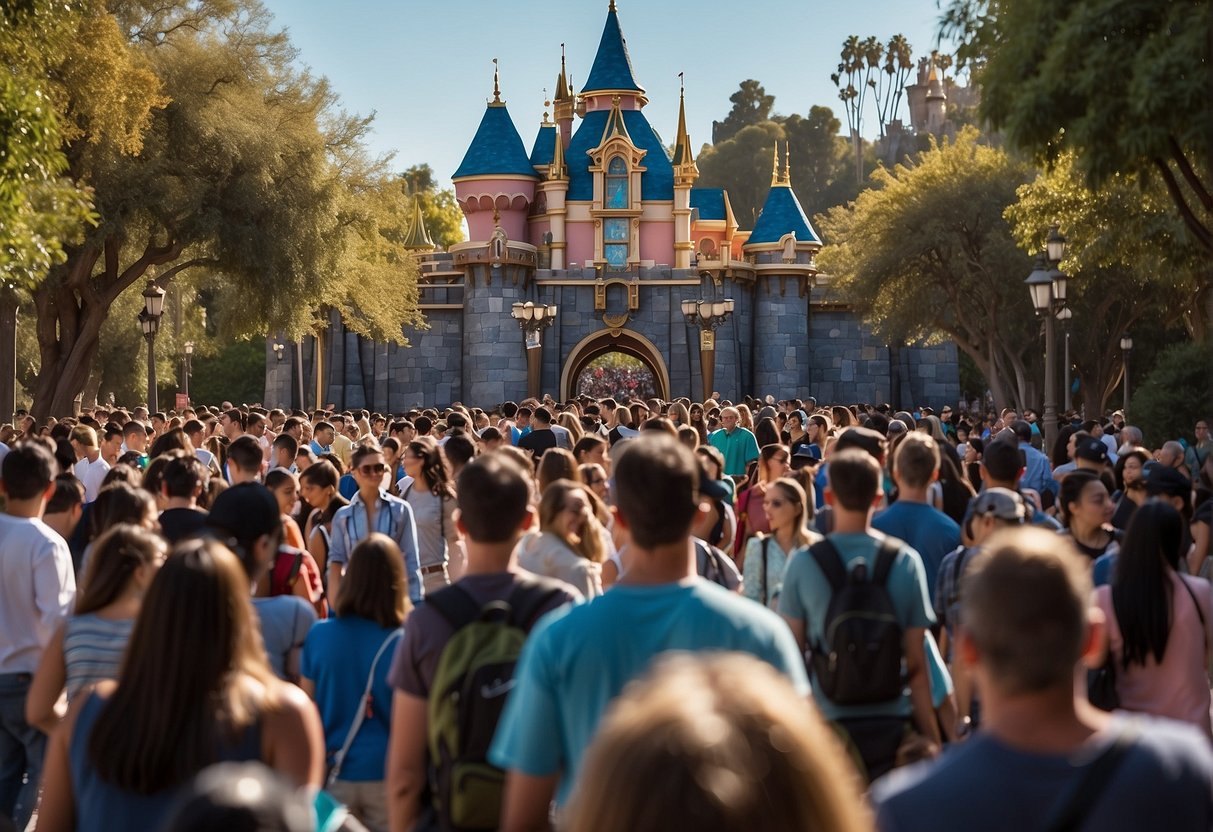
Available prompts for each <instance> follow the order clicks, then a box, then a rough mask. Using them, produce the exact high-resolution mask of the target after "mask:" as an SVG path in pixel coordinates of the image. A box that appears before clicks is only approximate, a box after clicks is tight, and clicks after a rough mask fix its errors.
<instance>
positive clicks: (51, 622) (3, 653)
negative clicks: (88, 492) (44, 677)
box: [0, 514, 76, 673]
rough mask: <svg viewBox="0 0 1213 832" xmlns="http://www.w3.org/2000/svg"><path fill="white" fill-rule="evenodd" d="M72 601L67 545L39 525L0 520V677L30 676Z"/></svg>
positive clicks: (3, 517)
mask: <svg viewBox="0 0 1213 832" xmlns="http://www.w3.org/2000/svg"><path fill="white" fill-rule="evenodd" d="M75 599H76V575H75V573H74V572H73V571H72V555H71V552H70V551H68V548H67V541H65V540H64V539H63V538H62V537H60V536H59V535H58V534H56V533H55V531H54V530H53V529H51V527H50V526H48V525H46V524H45V523H43V522H42V521H41V520H34V519H28V518H25V517H12V516H10V515H7V514H0V673H33V672H34V671H35V670H37V669H38V661H39V659H41V658H42V651H43V649H44V648H45V647H46V645H47V642H49V641H50V640H51V636H52V635H54V633H55V629H56V628H57V627H58V626H59V623H60V622H61V621H62V620H63V619H64V618H65V617H66V616H67V615H68V613H70V612H71V609H72V603H73V602H74V601H75Z"/></svg>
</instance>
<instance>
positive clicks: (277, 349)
mask: <svg viewBox="0 0 1213 832" xmlns="http://www.w3.org/2000/svg"><path fill="white" fill-rule="evenodd" d="M285 351H286V345H285V344H283V343H282V342H281V341H275V342H274V358H275V359H277V360H278V361H281V360H282V359H283V358H284V357H285V356H283V353H284V352H285Z"/></svg>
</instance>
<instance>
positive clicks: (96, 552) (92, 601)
mask: <svg viewBox="0 0 1213 832" xmlns="http://www.w3.org/2000/svg"><path fill="white" fill-rule="evenodd" d="M164 557H165V544H164V540H163V538H161V537H160V536H159V535H157V534H154V533H152V532H150V531H148V530H147V529H145V528H143V527H142V526H136V525H134V524H132V523H119V524H117V525H115V526H113V527H112V528H111V529H109V531H107V532H106V533H105V534H103V535H101V537H99V538H97V540H96V541H95V542H94V543H93V548H92V553H91V554H90V555H89V560H88V568H87V570H86V572H85V574H84V576H83V580H82V581H81V582H80V586H81V590H80V593H79V594H78V595H77V596H76V607H75V614H76V615H84V614H85V613H90V612H96V611H97V610H99V609H102V608H104V607H108V606H109V605H110V604H112V603H114V602H115V601H119V600H121V599H122V598H123V597H124V596H125V595H127V593H137V594H140V595H142V594H143V593H144V592H145V591H146V590H147V588H148V586H150V585H151V582H152V578H154V577H155V576H156V570H158V569H159V568H160V564H162V563H163V562H164Z"/></svg>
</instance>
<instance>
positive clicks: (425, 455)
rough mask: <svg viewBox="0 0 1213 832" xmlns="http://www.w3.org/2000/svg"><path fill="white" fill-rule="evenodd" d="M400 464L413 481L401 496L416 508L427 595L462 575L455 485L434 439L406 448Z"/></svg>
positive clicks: (415, 516)
mask: <svg viewBox="0 0 1213 832" xmlns="http://www.w3.org/2000/svg"><path fill="white" fill-rule="evenodd" d="M401 462H402V463H404V473H405V476H407V477H411V478H412V482H411V483H408V484H406V485H405V486H404V488H403V489H401V492H400V497H401V499H403V500H404V501H405V502H406V503H408V504H409V505H410V506H411V507H412V509H413V525H414V527H415V528H416V529H417V557H418V559H419V561H420V563H421V580H422V582H423V583H424V584H425V591H426V592H437V591H438V590H440V589H442V588H443V587H444V586H447V585H448V584H449V583H450V582H451V581H452V580H457V579H458V578H459V576H460V575H462V574H463V549H462V548H461V547H460V546H459V530H458V529H457V528H455V485H454V483H453V482H452V480H451V472H450V469H449V468H448V467H447V462H446V459H445V457H443V455H442V448H440V447H439V446H438V443H437V442H435V441H434V440H433V439H429V438H427V437H424V436H419V437H417V438H416V439H414V440H413V441H412V442H410V443H409V444H408V445H407V446H406V447H405V449H404V453H403V454H402V455H401ZM452 575H453V577H452Z"/></svg>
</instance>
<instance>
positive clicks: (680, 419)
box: [666, 402, 691, 427]
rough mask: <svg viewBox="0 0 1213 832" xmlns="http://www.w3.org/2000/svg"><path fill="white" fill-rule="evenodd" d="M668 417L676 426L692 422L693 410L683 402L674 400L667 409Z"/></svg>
mask: <svg viewBox="0 0 1213 832" xmlns="http://www.w3.org/2000/svg"><path fill="white" fill-rule="evenodd" d="M666 417H667V418H668V419H669V420H670V421H671V422H673V423H674V426H675V427H682V426H683V425H690V424H691V411H690V410H689V409H687V406H686V405H685V404H683V403H682V402H672V403H671V404H670V406H669V408H668V409H667V410H666Z"/></svg>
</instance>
